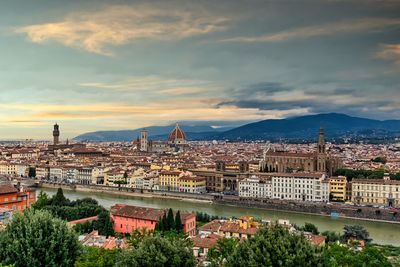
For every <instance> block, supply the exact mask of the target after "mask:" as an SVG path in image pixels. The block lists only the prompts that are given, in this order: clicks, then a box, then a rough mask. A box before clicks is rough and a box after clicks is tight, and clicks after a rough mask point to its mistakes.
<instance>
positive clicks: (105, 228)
mask: <svg viewBox="0 0 400 267" xmlns="http://www.w3.org/2000/svg"><path fill="white" fill-rule="evenodd" d="M74 229H75V231H76V232H77V233H79V234H84V233H90V232H92V231H93V230H97V231H98V232H99V235H104V236H115V232H114V229H113V225H112V221H111V218H110V214H109V212H108V211H107V210H104V211H101V212H100V213H99V215H97V220H93V221H88V222H83V223H78V224H76V225H75V227H74Z"/></svg>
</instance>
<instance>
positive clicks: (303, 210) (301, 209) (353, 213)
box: [40, 183, 400, 224]
mask: <svg viewBox="0 0 400 267" xmlns="http://www.w3.org/2000/svg"><path fill="white" fill-rule="evenodd" d="M40 186H41V187H43V188H52V189H56V188H59V187H61V188H63V189H64V190H75V191H78V192H86V193H92V192H95V193H100V194H109V195H113V196H126V197H139V198H149V199H152V198H155V199H161V200H163V199H164V200H178V201H186V202H189V203H190V202H198V203H208V204H211V203H213V204H220V205H225V206H233V207H243V208H257V209H262V210H270V211H285V212H290V213H297V214H305V215H313V216H324V217H332V216H337V217H340V218H349V219H353V220H362V221H369V222H382V223H390V224H400V215H397V214H394V213H393V212H391V211H390V210H384V209H376V208H370V207H348V206H341V205H328V204H326V203H302V202H293V201H282V200H272V199H270V200H263V201H251V200H247V201H246V200H239V199H238V198H236V197H230V196H225V197H224V198H223V199H221V198H218V199H214V197H213V196H210V195H206V194H187V193H178V192H147V191H144V192H132V191H125V190H128V189H127V188H121V190H118V189H117V188H115V189H114V188H109V187H106V188H105V187H101V186H92V185H73V186H71V185H58V184H47V183H42V184H41V185H40ZM377 211H379V212H377Z"/></svg>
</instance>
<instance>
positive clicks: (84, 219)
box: [68, 216, 97, 225]
mask: <svg viewBox="0 0 400 267" xmlns="http://www.w3.org/2000/svg"><path fill="white" fill-rule="evenodd" d="M94 220H97V216H92V217H88V218H83V219H79V220H74V221H70V222H68V224H72V225H75V224H77V223H84V222H91V221H94Z"/></svg>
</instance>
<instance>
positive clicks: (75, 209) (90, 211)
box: [45, 204, 105, 221]
mask: <svg viewBox="0 0 400 267" xmlns="http://www.w3.org/2000/svg"><path fill="white" fill-rule="evenodd" d="M45 210H47V211H49V212H50V213H51V214H53V215H54V216H56V217H58V218H60V219H63V220H66V221H73V220H79V219H83V218H87V217H92V216H96V215H98V214H100V213H101V212H102V211H105V209H104V208H103V207H102V206H99V205H90V204H89V205H81V206H52V205H51V206H46V207H45Z"/></svg>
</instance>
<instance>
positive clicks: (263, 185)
mask: <svg viewBox="0 0 400 267" xmlns="http://www.w3.org/2000/svg"><path fill="white" fill-rule="evenodd" d="M271 192H272V181H271V179H260V177H258V176H256V175H252V176H251V177H249V178H245V179H243V180H241V181H239V197H240V198H250V199H252V198H253V199H267V198H271Z"/></svg>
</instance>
